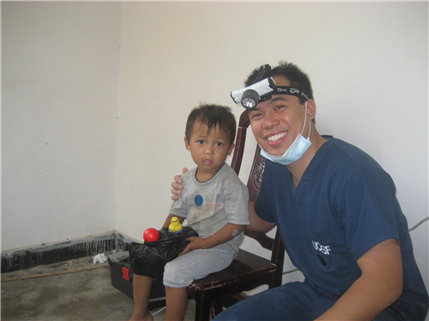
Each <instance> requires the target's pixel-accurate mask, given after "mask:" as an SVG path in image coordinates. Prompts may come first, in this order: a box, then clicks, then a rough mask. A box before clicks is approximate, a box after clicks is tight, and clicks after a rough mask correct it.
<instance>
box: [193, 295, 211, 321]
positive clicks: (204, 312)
mask: <svg viewBox="0 0 429 321" xmlns="http://www.w3.org/2000/svg"><path fill="white" fill-rule="evenodd" d="M194 299H195V321H209V320H210V310H211V299H210V298H209V297H207V296H206V295H204V293H198V294H196V295H195V298H194Z"/></svg>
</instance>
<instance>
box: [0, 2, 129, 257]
mask: <svg viewBox="0 0 429 321" xmlns="http://www.w3.org/2000/svg"><path fill="white" fill-rule="evenodd" d="M1 6H2V110H3V113H2V129H3V131H2V145H3V150H2V154H3V155H2V156H3V158H2V180H3V181H2V231H1V232H2V250H10V249H14V248H20V247H28V246H39V245H40V244H41V243H50V242H57V241H65V240H67V239H73V238H78V237H83V236H88V235H93V234H98V233H105V232H106V231H111V230H114V229H115V213H114V194H115V193H114V190H115V187H114V173H115V136H116V113H117V105H118V101H117V98H118V77H119V52H120V48H119V45H120V42H119V40H120V38H119V36H120V16H121V15H120V9H121V6H120V4H115V3H109V4H103V5H102V6H100V5H98V4H91V3H73V4H72V3H66V2H64V3H61V2H57V3H55V2H33V3H23V2H15V3H13V2H2V3H1Z"/></svg>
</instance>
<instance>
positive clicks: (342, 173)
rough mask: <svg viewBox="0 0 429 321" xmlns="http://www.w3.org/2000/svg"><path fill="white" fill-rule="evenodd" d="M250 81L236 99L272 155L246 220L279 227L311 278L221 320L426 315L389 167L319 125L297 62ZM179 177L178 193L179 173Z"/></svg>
mask: <svg viewBox="0 0 429 321" xmlns="http://www.w3.org/2000/svg"><path fill="white" fill-rule="evenodd" d="M245 86H246V87H245V88H242V89H239V90H235V91H233V92H231V97H232V98H233V100H234V101H235V102H236V103H241V104H242V105H243V107H245V108H247V110H248V112H249V118H250V123H251V127H252V131H253V134H254V135H255V138H256V140H257V142H258V144H259V145H260V147H261V154H262V155H263V156H264V157H265V158H267V162H266V165H265V170H264V177H263V180H262V185H261V190H260V193H259V196H258V198H257V200H256V203H253V202H249V211H250V220H251V225H250V226H249V227H248V228H249V229H251V230H255V231H263V232H266V231H269V230H270V229H271V228H273V227H274V226H277V228H278V230H279V231H280V234H281V238H282V241H283V244H284V245H285V248H286V251H287V253H288V255H289V257H290V259H291V261H292V263H293V264H294V265H295V266H296V267H297V268H298V269H299V270H300V271H301V272H302V273H303V274H304V276H305V280H304V282H291V283H286V284H284V285H282V286H280V287H278V288H274V289H269V290H266V291H264V292H261V293H259V294H256V295H254V296H251V297H250V298H247V299H245V300H243V301H241V302H239V303H237V304H235V305H233V306H232V307H230V308H228V309H227V310H225V311H224V312H222V313H221V314H220V315H219V316H218V317H216V318H215V320H216V321H223V320H224V321H231V320H246V321H250V320H258V321H260V320H264V321H267V320H272V321H274V320H275V321H277V320H283V321H284V320H290V321H300V320H389V321H391V320H425V316H426V314H427V311H428V293H427V290H426V288H425V285H424V282H423V280H422V277H421V274H420V272H419V269H418V267H417V264H416V261H415V259H414V254H413V246H412V243H411V238H410V234H409V232H408V224H407V220H406V218H405V216H404V214H403V213H402V210H401V207H400V205H399V202H398V200H397V198H396V188H395V184H394V182H393V181H392V179H391V177H390V176H389V174H388V173H386V172H385V171H384V170H383V169H382V168H381V166H380V165H379V164H378V163H377V162H376V161H375V160H374V159H373V158H371V157H370V156H369V155H368V154H366V153H365V152H363V151H362V150H360V149H358V148H357V147H355V146H353V145H350V144H348V143H346V142H344V141H342V140H340V139H337V138H334V137H332V136H321V135H320V134H319V133H318V132H317V129H316V127H315V122H314V117H315V112H316V103H315V101H314V98H313V91H312V88H311V82H310V79H309V77H308V76H307V75H306V74H305V73H304V72H303V71H302V70H301V69H300V68H298V67H297V66H296V65H294V64H291V63H283V62H282V63H280V64H279V65H278V66H277V67H275V68H273V69H271V67H270V66H269V65H264V66H261V67H260V68H258V69H255V70H254V71H253V72H252V73H251V74H250V76H249V77H248V79H247V81H246V82H245ZM185 171H186V169H184V172H185ZM174 179H175V182H173V183H172V187H173V190H172V193H173V196H172V199H177V198H178V195H180V194H181V189H182V185H181V184H182V180H181V178H180V176H175V178H174Z"/></svg>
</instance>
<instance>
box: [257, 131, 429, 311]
mask: <svg viewBox="0 0 429 321" xmlns="http://www.w3.org/2000/svg"><path fill="white" fill-rule="evenodd" d="M325 138H327V139H328V141H327V142H325V143H324V144H323V145H322V146H321V148H320V149H319V150H318V152H317V153H316V155H315V157H314V158H313V159H312V161H311V163H310V164H309V166H308V167H307V169H306V171H305V173H304V175H303V177H302V179H301V181H300V182H299V184H298V187H297V188H296V190H294V189H293V184H292V177H291V173H290V172H289V170H288V169H287V167H286V166H283V165H280V164H276V163H273V162H270V161H268V160H267V162H266V166H265V171H264V177H263V181H262V185H261V191H260V194H259V196H258V199H257V201H256V204H255V210H256V213H257V214H258V216H260V217H261V218H262V219H264V220H266V221H269V222H275V223H276V224H277V227H278V229H279V230H280V233H281V237H282V241H283V243H284V245H285V248H286V250H287V252H288V254H289V256H290V259H291V261H292V263H293V264H294V265H295V266H296V267H297V268H299V269H300V270H301V271H302V272H303V274H304V276H305V278H306V281H307V282H311V283H312V284H313V285H314V286H315V287H317V288H318V289H319V290H320V291H321V292H323V293H324V294H325V295H327V296H330V297H332V298H335V297H337V298H338V297H340V296H341V295H342V294H343V293H344V292H345V291H347V289H348V288H349V287H350V286H351V285H352V283H353V282H354V281H355V280H356V279H357V278H359V276H360V275H361V270H360V269H359V266H358V265H357V260H358V259H359V258H360V257H361V256H362V255H363V254H365V253H366V252H367V251H369V250H370V249H371V248H372V247H374V246H375V245H377V244H378V243H380V242H382V241H384V240H387V239H389V238H394V239H396V240H398V242H399V244H400V246H401V253H402V261H403V270H404V292H403V295H402V297H401V299H400V300H402V301H403V302H402V309H406V308H407V307H410V306H412V305H413V304H414V302H413V300H416V298H417V299H422V298H423V300H424V299H426V300H427V292H426V289H425V286H424V283H423V280H422V278H421V275H420V272H419V270H418V268H417V265H416V262H415V259H414V256H413V251H412V244H411V238H410V235H409V232H408V226H407V221H406V218H405V216H404V214H403V213H402V211H401V208H400V206H399V203H398V201H397V198H396V195H395V193H396V189H395V186H394V183H393V181H392V179H391V177H390V176H389V175H388V174H387V173H386V172H385V171H384V170H383V169H382V168H381V167H380V165H379V164H377V163H376V161H375V160H374V159H372V158H371V157H370V156H369V155H367V154H366V153H364V152H363V151H361V150H360V149H358V148H356V147H355V146H353V145H350V144H348V143H346V142H344V141H341V140H339V139H335V138H333V137H325ZM407 304H409V305H407ZM426 306H427V301H426Z"/></svg>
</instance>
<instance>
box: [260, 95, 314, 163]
mask: <svg viewBox="0 0 429 321" xmlns="http://www.w3.org/2000/svg"><path fill="white" fill-rule="evenodd" d="M306 123H307V102H305V118H304V126H303V127H302V131H301V133H300V134H298V136H296V138H295V140H294V141H293V143H292V145H290V146H289V148H288V149H287V150H286V151H285V153H284V154H283V155H282V156H274V155H270V154H268V153H267V152H266V151H265V150H264V149H263V148H262V147H261V155H262V156H263V157H265V158H266V159H269V160H270V161H272V162H274V163H278V164H282V165H288V164H290V163H293V162H295V161H297V160H298V159H300V158H301V156H302V155H304V153H305V152H306V151H307V149H308V148H309V147H310V146H311V141H310V134H311V122H310V125H309V126H310V131H309V133H308V137H307V138H304V137H303V136H302V133H303V132H304V128H305V124H306Z"/></svg>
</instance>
